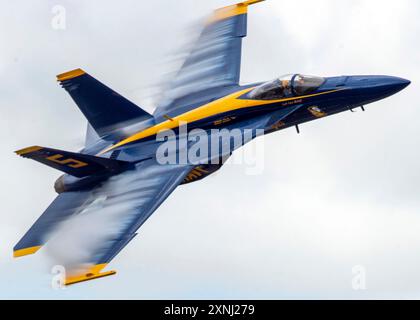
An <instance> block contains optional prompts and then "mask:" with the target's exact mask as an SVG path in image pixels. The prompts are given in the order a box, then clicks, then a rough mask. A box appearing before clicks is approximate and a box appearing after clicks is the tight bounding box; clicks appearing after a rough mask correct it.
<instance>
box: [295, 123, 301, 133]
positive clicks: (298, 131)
mask: <svg viewBox="0 0 420 320" xmlns="http://www.w3.org/2000/svg"><path fill="white" fill-rule="evenodd" d="M295 127H296V131H297V133H298V134H300V129H299V125H298V124H297V125H296V126H295Z"/></svg>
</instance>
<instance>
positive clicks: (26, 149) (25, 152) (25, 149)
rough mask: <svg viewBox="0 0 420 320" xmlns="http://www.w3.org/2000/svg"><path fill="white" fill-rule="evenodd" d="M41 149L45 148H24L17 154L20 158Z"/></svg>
mask: <svg viewBox="0 0 420 320" xmlns="http://www.w3.org/2000/svg"><path fill="white" fill-rule="evenodd" d="M41 149H43V148H42V147H40V146H32V147H27V148H24V149H21V150H17V151H15V153H16V154H17V155H18V156H23V155H25V154H28V153H32V152H35V151H38V150H41Z"/></svg>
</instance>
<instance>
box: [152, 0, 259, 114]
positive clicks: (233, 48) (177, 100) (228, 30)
mask: <svg viewBox="0 0 420 320" xmlns="http://www.w3.org/2000/svg"><path fill="white" fill-rule="evenodd" d="M261 1H264V0H248V1H244V2H241V3H238V4H235V5H231V6H228V7H224V8H221V9H218V10H216V11H215V12H214V13H213V15H212V16H211V17H210V18H209V19H208V21H207V22H206V25H205V27H204V29H203V31H202V32H201V34H200V36H199V38H198V40H197V41H196V43H195V45H194V46H193V47H192V50H191V52H190V54H189V56H188V57H187V58H186V60H185V62H184V64H183V65H182V67H181V69H180V70H179V72H178V73H177V75H176V76H175V78H174V79H173V81H172V82H171V83H170V84H169V86H168V87H169V88H167V90H165V92H164V96H163V99H162V101H161V103H160V105H159V107H158V109H157V110H156V111H155V114H154V115H155V117H162V116H164V115H169V116H175V115H176V114H177V109H179V108H181V107H183V106H185V105H188V104H192V103H194V101H193V100H192V95H191V94H193V93H195V94H196V95H195V96H197V97H200V96H202V94H199V93H202V92H204V91H206V90H209V89H211V88H217V87H225V86H234V85H238V84H239V76H240V69H241V49H242V38H243V37H245V36H246V35H247V12H248V6H249V5H251V4H254V3H257V2H261ZM187 95H189V96H191V98H187V97H186V96H187ZM184 111H185V110H184Z"/></svg>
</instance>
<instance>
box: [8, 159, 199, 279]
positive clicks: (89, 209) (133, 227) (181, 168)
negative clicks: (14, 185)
mask: <svg viewBox="0 0 420 320" xmlns="http://www.w3.org/2000/svg"><path fill="white" fill-rule="evenodd" d="M191 169H192V167H191V166H189V165H159V164H158V163H157V162H156V160H154V159H150V160H147V161H144V162H141V163H139V164H137V165H136V166H135V168H134V169H133V170H129V171H126V172H124V173H121V174H119V175H116V176H113V177H111V178H110V179H109V180H107V181H106V182H105V183H104V184H103V185H101V186H99V187H96V188H95V189H93V190H90V191H88V192H84V193H79V194H77V193H73V192H69V193H64V194H62V195H60V196H59V197H57V199H56V200H55V201H54V202H53V204H52V205H51V206H50V208H48V209H47V211H46V212H45V213H44V214H43V215H42V216H41V218H40V219H39V220H38V221H37V222H36V223H35V225H34V227H32V228H31V229H30V230H29V231H28V233H27V234H26V235H25V236H24V238H23V239H22V240H21V241H20V242H19V244H18V245H17V246H16V247H15V256H21V255H24V254H30V253H34V252H36V251H37V250H38V249H39V248H40V247H41V246H42V245H43V244H44V243H45V241H46V239H48V238H51V239H50V242H49V244H48V246H47V247H46V250H47V253H48V254H49V255H50V256H52V257H53V258H54V260H55V261H57V264H61V265H63V266H65V267H66V284H67V285H70V284H74V283H77V282H81V281H87V280H91V279H96V278H100V277H104V276H108V275H112V274H114V273H115V272H114V271H108V272H101V271H102V269H103V268H105V266H106V265H107V264H108V263H109V262H110V261H111V260H112V259H113V258H114V257H115V256H116V255H117V254H118V253H119V252H120V251H121V250H122V249H123V248H124V247H125V246H126V245H127V244H128V243H129V242H130V241H131V240H132V239H133V238H134V237H135V236H136V234H137V233H136V232H137V230H138V229H139V228H140V227H141V226H142V225H143V223H144V222H145V221H146V220H147V219H148V218H149V217H150V216H151V215H152V213H153V212H154V211H155V210H156V209H157V208H158V207H159V206H160V204H161V203H162V202H163V201H164V200H165V199H166V198H167V197H168V196H169V195H170V194H171V193H172V192H173V190H174V189H175V188H176V187H177V186H178V185H179V184H180V183H181V182H182V181H183V180H184V178H185V176H186V175H187V174H188V173H189V172H190V171H191ZM75 198H76V201H74V199H75ZM69 201H70V202H71V203H69ZM63 208H70V209H67V210H63ZM69 217H70V218H69ZM54 229H55V230H56V231H55V232H54V233H53V231H54ZM44 231H45V233H47V234H44ZM44 236H45V237H44ZM23 247H25V248H26V249H25V248H23Z"/></svg>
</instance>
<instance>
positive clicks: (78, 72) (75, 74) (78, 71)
mask: <svg viewBox="0 0 420 320" xmlns="http://www.w3.org/2000/svg"><path fill="white" fill-rule="evenodd" d="M85 73H86V72H84V71H83V70H82V69H75V70H71V71H68V72H64V73H62V74H59V75H58V76H57V80H58V81H64V80H69V79H73V78H77V77H80V76H82V75H84V74H85Z"/></svg>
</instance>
